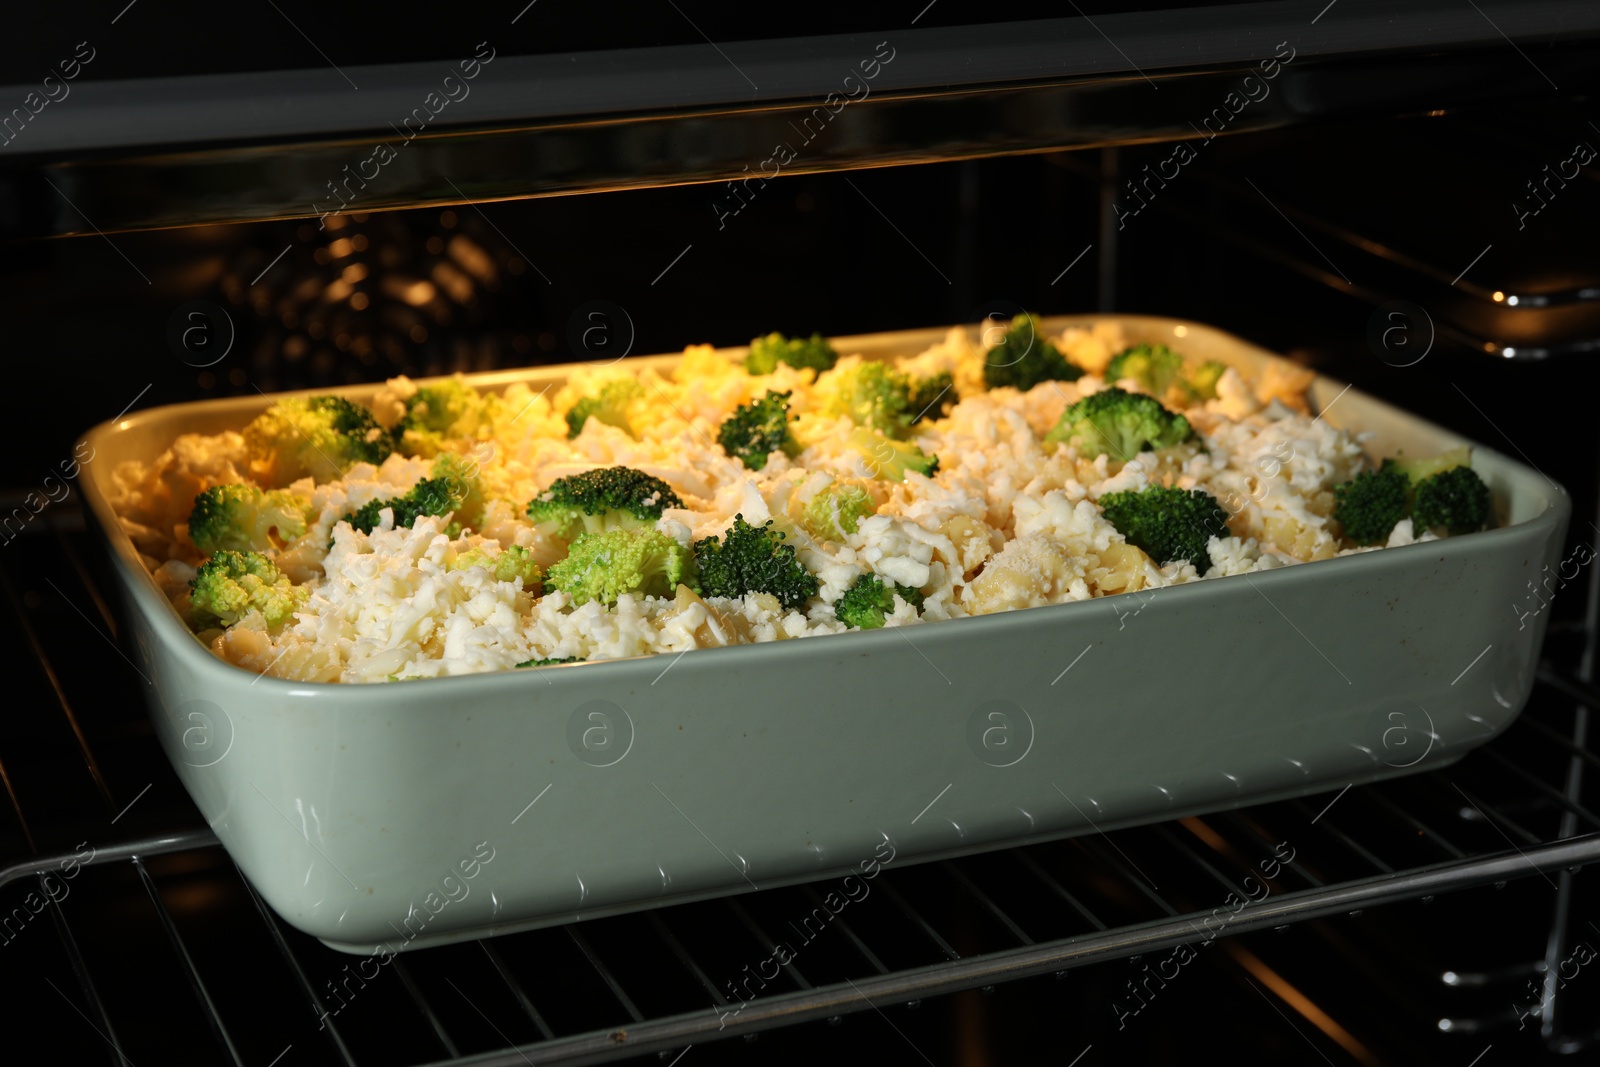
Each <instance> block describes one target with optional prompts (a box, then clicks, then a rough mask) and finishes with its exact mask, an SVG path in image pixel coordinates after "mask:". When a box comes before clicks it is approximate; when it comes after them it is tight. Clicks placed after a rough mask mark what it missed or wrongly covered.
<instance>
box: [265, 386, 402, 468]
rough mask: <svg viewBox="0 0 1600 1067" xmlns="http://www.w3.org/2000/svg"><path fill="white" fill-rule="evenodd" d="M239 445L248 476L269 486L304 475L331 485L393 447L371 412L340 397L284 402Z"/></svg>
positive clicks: (295, 398) (385, 455) (378, 460)
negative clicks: (247, 455)
mask: <svg viewBox="0 0 1600 1067" xmlns="http://www.w3.org/2000/svg"><path fill="white" fill-rule="evenodd" d="M244 440H245V445H246V447H247V448H248V449H249V452H250V469H251V471H252V472H253V473H254V474H255V475H256V476H257V477H258V478H260V479H261V480H262V481H263V482H265V483H267V484H268V485H287V484H288V483H290V482H292V481H295V480H297V479H299V478H304V477H306V476H307V475H310V476H311V477H313V478H315V479H316V480H317V481H319V482H331V481H334V480H335V479H337V478H341V477H343V476H344V473H345V472H346V471H348V470H349V469H350V468H351V467H352V466H354V465H355V464H357V463H373V464H377V463H382V462H383V461H384V460H386V459H388V458H389V453H390V452H391V451H393V447H394V446H393V441H392V439H391V438H390V436H389V434H388V433H387V432H386V431H385V430H384V428H383V427H382V426H380V425H378V420H377V419H375V418H373V417H372V412H370V411H368V410H367V409H366V408H364V407H362V406H361V405H360V404H355V403H352V402H351V401H349V400H346V399H345V398H344V397H342V396H293V397H285V398H284V399H282V400H279V401H277V402H276V403H274V404H273V405H272V406H271V407H269V408H268V409H267V410H266V411H264V412H262V413H261V414H260V415H258V416H256V418H255V421H253V422H251V423H250V425H248V426H246V427H245V428H244Z"/></svg>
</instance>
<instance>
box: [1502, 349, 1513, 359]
mask: <svg viewBox="0 0 1600 1067" xmlns="http://www.w3.org/2000/svg"><path fill="white" fill-rule="evenodd" d="M1500 354H1501V355H1503V356H1505V357H1506V358H1507V359H1516V358H1517V350H1516V349H1515V348H1504V349H1502V350H1501V353H1500Z"/></svg>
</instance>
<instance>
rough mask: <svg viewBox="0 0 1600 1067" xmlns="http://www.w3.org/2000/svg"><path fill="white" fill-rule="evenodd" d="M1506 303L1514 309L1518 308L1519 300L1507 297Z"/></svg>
mask: <svg viewBox="0 0 1600 1067" xmlns="http://www.w3.org/2000/svg"><path fill="white" fill-rule="evenodd" d="M1506 303H1507V304H1510V305H1511V306H1512V307H1516V306H1517V298H1516V297H1514V296H1508V297H1506Z"/></svg>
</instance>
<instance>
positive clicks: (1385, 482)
mask: <svg viewBox="0 0 1600 1067" xmlns="http://www.w3.org/2000/svg"><path fill="white" fill-rule="evenodd" d="M1409 490H1410V483H1409V482H1408V481H1407V479H1406V476H1405V474H1404V473H1402V472H1401V470H1400V469H1399V468H1398V467H1396V466H1395V465H1394V464H1393V463H1392V462H1388V463H1385V464H1384V465H1383V466H1382V467H1380V468H1378V469H1377V470H1367V471H1362V472H1361V473H1360V474H1358V475H1356V476H1355V477H1354V478H1353V479H1351V480H1350V481H1348V482H1343V483H1341V484H1339V485H1336V486H1334V487H1333V501H1334V504H1333V517H1334V518H1335V519H1337V520H1338V521H1339V525H1340V526H1342V527H1344V535H1345V537H1346V538H1348V539H1349V540H1351V541H1353V542H1355V543H1356V544H1358V545H1376V544H1382V543H1383V542H1385V541H1387V540H1388V539H1389V534H1390V532H1391V531H1393V530H1394V525H1395V523H1397V522H1399V521H1400V520H1401V519H1403V518H1405V517H1406V514H1407V513H1408V512H1409V511H1410V503H1409Z"/></svg>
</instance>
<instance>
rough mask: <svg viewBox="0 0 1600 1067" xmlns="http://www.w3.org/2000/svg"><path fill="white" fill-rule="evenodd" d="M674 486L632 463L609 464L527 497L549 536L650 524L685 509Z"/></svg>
mask: <svg viewBox="0 0 1600 1067" xmlns="http://www.w3.org/2000/svg"><path fill="white" fill-rule="evenodd" d="M681 507H683V500H682V499H681V498H680V497H679V496H678V494H677V493H674V492H673V491H672V486H670V485H668V484H667V483H666V482H664V481H662V480H661V479H660V478H653V477H651V476H650V475H648V474H646V473H645V472H644V471H639V470H634V469H633V468H632V467H605V468H602V469H600V470H592V471H584V472H583V473H582V474H574V475H570V476H569V477H566V478H557V479H556V480H555V481H554V482H552V483H551V484H550V488H548V489H546V490H545V491H544V492H542V493H540V494H539V495H538V496H536V497H534V498H533V499H532V500H530V501H529V502H528V509H527V511H528V518H529V519H530V520H531V521H532V522H533V524H534V526H535V528H537V529H538V530H539V532H540V533H541V534H543V535H544V536H546V537H557V538H560V539H562V540H564V541H570V540H572V539H573V538H574V537H576V536H578V535H579V534H581V533H602V532H604V531H606V530H619V529H628V528H633V527H644V526H648V527H651V528H654V526H655V524H656V520H658V519H660V518H661V512H662V510H663V509H664V508H681Z"/></svg>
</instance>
